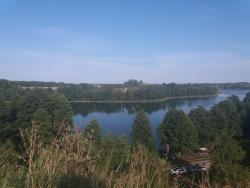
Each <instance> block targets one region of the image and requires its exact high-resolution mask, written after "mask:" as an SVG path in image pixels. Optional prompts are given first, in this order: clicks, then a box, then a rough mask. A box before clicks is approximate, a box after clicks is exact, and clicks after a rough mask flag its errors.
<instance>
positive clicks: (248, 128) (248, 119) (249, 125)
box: [243, 92, 250, 139]
mask: <svg viewBox="0 0 250 188" xmlns="http://www.w3.org/2000/svg"><path fill="white" fill-rule="evenodd" d="M243 109H244V126H243V131H244V137H245V138H248V139H250V92H249V93H247V95H246V97H245V98H244V100H243Z"/></svg>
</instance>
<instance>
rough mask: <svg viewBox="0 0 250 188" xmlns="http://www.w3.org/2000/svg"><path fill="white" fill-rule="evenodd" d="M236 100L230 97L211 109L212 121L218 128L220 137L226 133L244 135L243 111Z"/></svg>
mask: <svg viewBox="0 0 250 188" xmlns="http://www.w3.org/2000/svg"><path fill="white" fill-rule="evenodd" d="M235 101H236V100H235V98H233V99H232V98H228V99H227V100H225V101H222V102H220V103H219V104H217V105H215V106H214V107H213V108H212V109H211V122H212V123H213V126H214V127H215V128H216V130H217V133H218V137H219V136H220V135H221V134H224V133H226V134H229V135H231V136H241V135H242V125H243V122H242V117H241V112H240V111H239V110H240V109H239V107H238V103H235Z"/></svg>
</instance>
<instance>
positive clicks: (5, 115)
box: [0, 97, 8, 125]
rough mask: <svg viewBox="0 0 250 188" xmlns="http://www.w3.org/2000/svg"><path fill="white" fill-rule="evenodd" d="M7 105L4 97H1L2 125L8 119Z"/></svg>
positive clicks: (0, 117) (0, 115) (0, 118)
mask: <svg viewBox="0 0 250 188" xmlns="http://www.w3.org/2000/svg"><path fill="white" fill-rule="evenodd" d="M7 113H8V112H7V105H6V102H5V100H4V99H3V98H1V97H0V125H2V124H4V123H5V121H6V119H7Z"/></svg>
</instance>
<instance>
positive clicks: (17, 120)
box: [0, 89, 73, 144]
mask: <svg viewBox="0 0 250 188" xmlns="http://www.w3.org/2000/svg"><path fill="white" fill-rule="evenodd" d="M72 114H73V111H72V108H71V106H70V104H69V102H68V101H67V99H66V98H65V97H64V96H62V95H60V94H56V93H51V92H49V91H47V90H43V89H34V90H30V91H27V92H26V94H25V95H23V96H20V97H19V98H17V99H16V100H13V101H11V103H10V110H9V114H8V118H7V122H6V124H5V125H4V126H0V138H1V140H2V141H5V140H6V139H7V138H9V139H12V140H13V141H14V142H15V143H17V144H18V142H20V136H19V129H20V128H30V127H31V123H32V121H35V122H36V123H37V124H39V125H40V126H41V130H42V132H43V134H42V135H41V136H45V137H46V138H49V137H51V136H52V135H54V134H57V131H56V129H55V125H56V124H58V123H61V122H64V123H66V124H67V123H71V121H72V120H71V119H72Z"/></svg>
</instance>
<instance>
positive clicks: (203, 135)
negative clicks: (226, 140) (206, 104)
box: [189, 107, 216, 147]
mask: <svg viewBox="0 0 250 188" xmlns="http://www.w3.org/2000/svg"><path fill="white" fill-rule="evenodd" d="M189 117H190V119H191V120H192V122H193V124H194V126H195V127H196V129H197V132H198V143H199V145H200V146H201V147H202V146H207V145H209V144H212V143H213V142H214V140H215V136H216V135H215V134H216V130H215V129H214V127H213V125H212V123H211V120H210V112H209V111H207V110H206V109H204V108H203V107H198V108H196V109H193V110H192V111H191V112H190V113H189Z"/></svg>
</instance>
